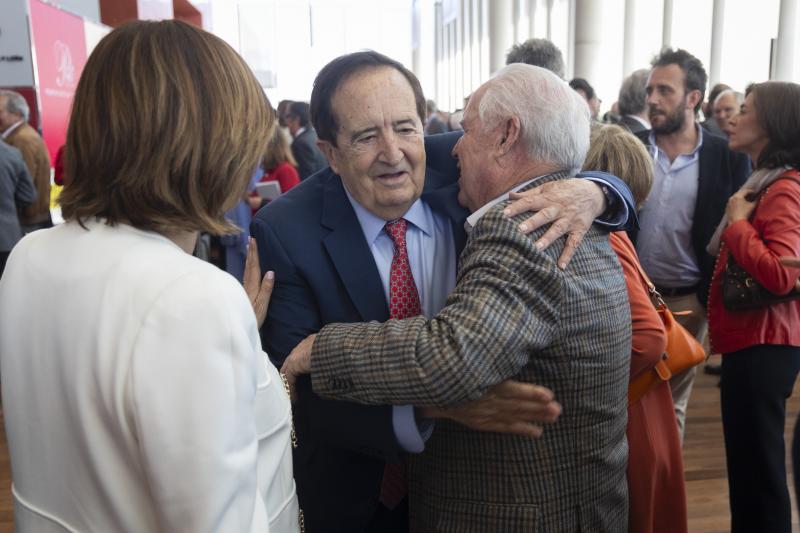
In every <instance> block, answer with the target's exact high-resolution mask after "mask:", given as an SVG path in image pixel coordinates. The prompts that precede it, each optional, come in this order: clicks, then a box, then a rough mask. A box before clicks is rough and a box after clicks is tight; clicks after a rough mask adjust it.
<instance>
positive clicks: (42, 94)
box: [30, 0, 86, 161]
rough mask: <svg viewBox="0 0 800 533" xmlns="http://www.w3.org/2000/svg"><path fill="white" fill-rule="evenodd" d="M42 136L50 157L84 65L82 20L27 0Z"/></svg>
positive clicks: (61, 137) (59, 141) (58, 142)
mask: <svg viewBox="0 0 800 533" xmlns="http://www.w3.org/2000/svg"><path fill="white" fill-rule="evenodd" d="M30 14H31V34H32V44H33V49H34V53H35V56H34V57H35V62H36V74H37V78H38V79H37V84H38V91H39V104H40V109H39V110H40V112H41V115H40V116H41V122H40V123H41V125H42V135H43V136H44V142H45V144H46V145H47V149H48V151H49V152H50V160H51V161H55V157H56V152H57V151H58V148H59V147H60V146H61V145H62V144H64V142H65V141H66V138H67V123H68V122H69V111H70V107H71V106H72V98H73V96H74V95H75V89H76V88H77V86H78V78H80V75H81V72H82V71H83V66H84V65H85V64H86V38H85V36H84V29H83V26H84V25H83V19H82V18H80V17H78V16H76V15H73V14H71V13H67V12H65V11H61V10H60V9H58V8H56V7H53V6H51V5H48V4H45V3H43V2H41V1H39V0H30Z"/></svg>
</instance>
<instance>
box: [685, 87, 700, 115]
mask: <svg viewBox="0 0 800 533" xmlns="http://www.w3.org/2000/svg"><path fill="white" fill-rule="evenodd" d="M702 99H703V96H702V95H701V94H700V91H698V90H697V89H693V90H691V91H689V94H687V95H686V106H687V107H689V108H691V110H692V113H694V110H695V109H696V108H697V104H698V103H699V102H700V101H702Z"/></svg>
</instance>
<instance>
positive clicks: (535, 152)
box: [478, 63, 590, 172]
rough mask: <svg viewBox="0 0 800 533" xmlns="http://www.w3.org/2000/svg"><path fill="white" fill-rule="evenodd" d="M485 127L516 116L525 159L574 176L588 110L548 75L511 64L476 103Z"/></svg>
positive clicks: (586, 134) (584, 140) (585, 143)
mask: <svg viewBox="0 0 800 533" xmlns="http://www.w3.org/2000/svg"><path fill="white" fill-rule="evenodd" d="M478 116H479V117H480V120H481V124H482V126H483V127H484V128H490V129H491V128H495V127H497V126H498V125H499V124H501V123H502V122H503V121H505V120H508V119H509V118H510V117H519V121H520V124H521V128H522V132H521V141H522V142H523V146H524V147H525V149H526V152H527V154H528V157H529V158H530V159H532V160H536V161H542V162H547V163H550V164H552V165H556V166H558V167H560V168H563V169H568V170H570V171H573V172H576V171H577V170H578V169H580V167H581V165H582V164H583V160H584V159H585V158H586V152H587V151H588V149H589V124H590V116H589V107H588V106H587V104H586V101H585V100H584V99H583V98H582V97H581V96H580V95H579V94H578V93H577V92H575V91H573V90H572V89H571V88H570V86H569V85H567V83H566V82H565V81H564V80H562V79H560V78H558V77H557V76H556V75H555V74H554V73H552V72H551V71H549V70H547V69H544V68H540V67H534V66H531V65H525V64H520V63H514V64H512V65H508V66H506V67H504V68H502V69H500V70H499V71H497V73H496V74H495V76H494V77H493V78H492V80H491V81H490V82H489V83H488V85H487V86H486V90H485V92H484V93H483V96H482V97H481V100H480V103H479V105H478Z"/></svg>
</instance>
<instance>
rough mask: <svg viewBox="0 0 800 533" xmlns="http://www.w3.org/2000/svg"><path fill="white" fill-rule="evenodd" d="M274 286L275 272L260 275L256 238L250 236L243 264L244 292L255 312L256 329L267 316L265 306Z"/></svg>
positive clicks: (259, 327) (267, 304)
mask: <svg viewBox="0 0 800 533" xmlns="http://www.w3.org/2000/svg"><path fill="white" fill-rule="evenodd" d="M274 286H275V273H274V272H273V271H271V270H270V271H268V272H267V273H266V274H264V277H263V278H262V277H261V264H260V263H259V261H258V245H257V244H256V240H255V239H254V238H252V237H250V242H249V243H248V245H247V260H246V261H245V264H244V292H246V293H247V297H248V298H249V299H250V305H252V306H253V311H254V312H255V314H256V322H257V323H258V329H261V325H262V324H264V319H265V318H267V308H268V307H269V299H270V296H272V288H273V287H274Z"/></svg>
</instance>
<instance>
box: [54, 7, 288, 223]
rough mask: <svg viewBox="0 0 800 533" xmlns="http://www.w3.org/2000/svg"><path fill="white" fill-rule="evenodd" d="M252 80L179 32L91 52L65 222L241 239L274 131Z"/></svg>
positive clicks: (135, 35) (163, 27)
mask: <svg viewBox="0 0 800 533" xmlns="http://www.w3.org/2000/svg"><path fill="white" fill-rule="evenodd" d="M274 121H275V119H274V116H273V114H272V113H271V109H270V106H269V102H268V101H267V98H266V95H265V94H264V92H263V90H262V89H261V86H260V85H259V83H258V82H257V81H256V78H255V76H253V73H252V72H251V71H250V69H249V68H248V67H247V65H246V64H245V62H244V61H243V60H242V58H241V57H239V55H238V54H237V53H236V52H234V51H233V49H232V48H231V47H230V46H228V45H227V44H226V43H225V42H224V41H222V40H221V39H219V38H218V37H215V36H214V35H212V34H210V33H207V32H205V31H203V30H200V29H197V28H195V27H193V26H190V25H188V24H185V23H183V22H179V21H173V20H170V21H160V22H151V21H136V22H131V23H128V24H124V25H122V26H120V27H119V28H117V29H115V30H114V31H112V32H111V33H109V34H108V35H107V36H106V37H104V38H103V40H102V41H100V43H99V44H98V45H97V47H96V48H95V49H94V51H93V52H92V55H91V56H90V57H89V60H88V61H87V63H86V67H85V68H84V70H83V74H82V75H81V79H80V82H79V83H78V89H77V91H76V93H75V100H74V103H73V105H72V113H71V116H70V124H69V130H68V132H67V145H66V149H65V160H66V161H65V171H66V174H67V175H68V176H70V183H69V184H68V185H67V186H66V187H65V189H64V191H63V192H62V194H61V208H62V212H63V214H64V218H65V219H69V220H77V221H78V222H79V223H82V222H83V221H84V220H86V219H88V218H92V217H97V218H104V219H105V220H106V222H107V223H108V224H111V225H113V224H116V223H120V222H122V223H126V224H131V225H133V226H135V227H138V228H141V229H146V230H150V231H157V232H164V231H165V230H170V231H174V230H186V231H198V230H199V231H206V232H209V233H214V234H223V233H231V232H234V231H238V230H237V228H236V227H235V226H233V225H232V224H230V223H229V222H227V221H225V219H224V213H225V211H226V210H227V209H229V208H230V207H232V206H233V205H235V203H236V202H237V201H239V200H240V199H241V197H242V195H243V194H244V192H245V190H246V188H247V184H248V182H249V181H250V178H251V176H252V175H253V172H254V171H255V169H256V168H257V167H258V164H259V162H260V160H261V158H262V157H263V155H264V153H265V150H266V145H267V141H268V140H269V138H270V136H271V135H272V130H273V128H274Z"/></svg>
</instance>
